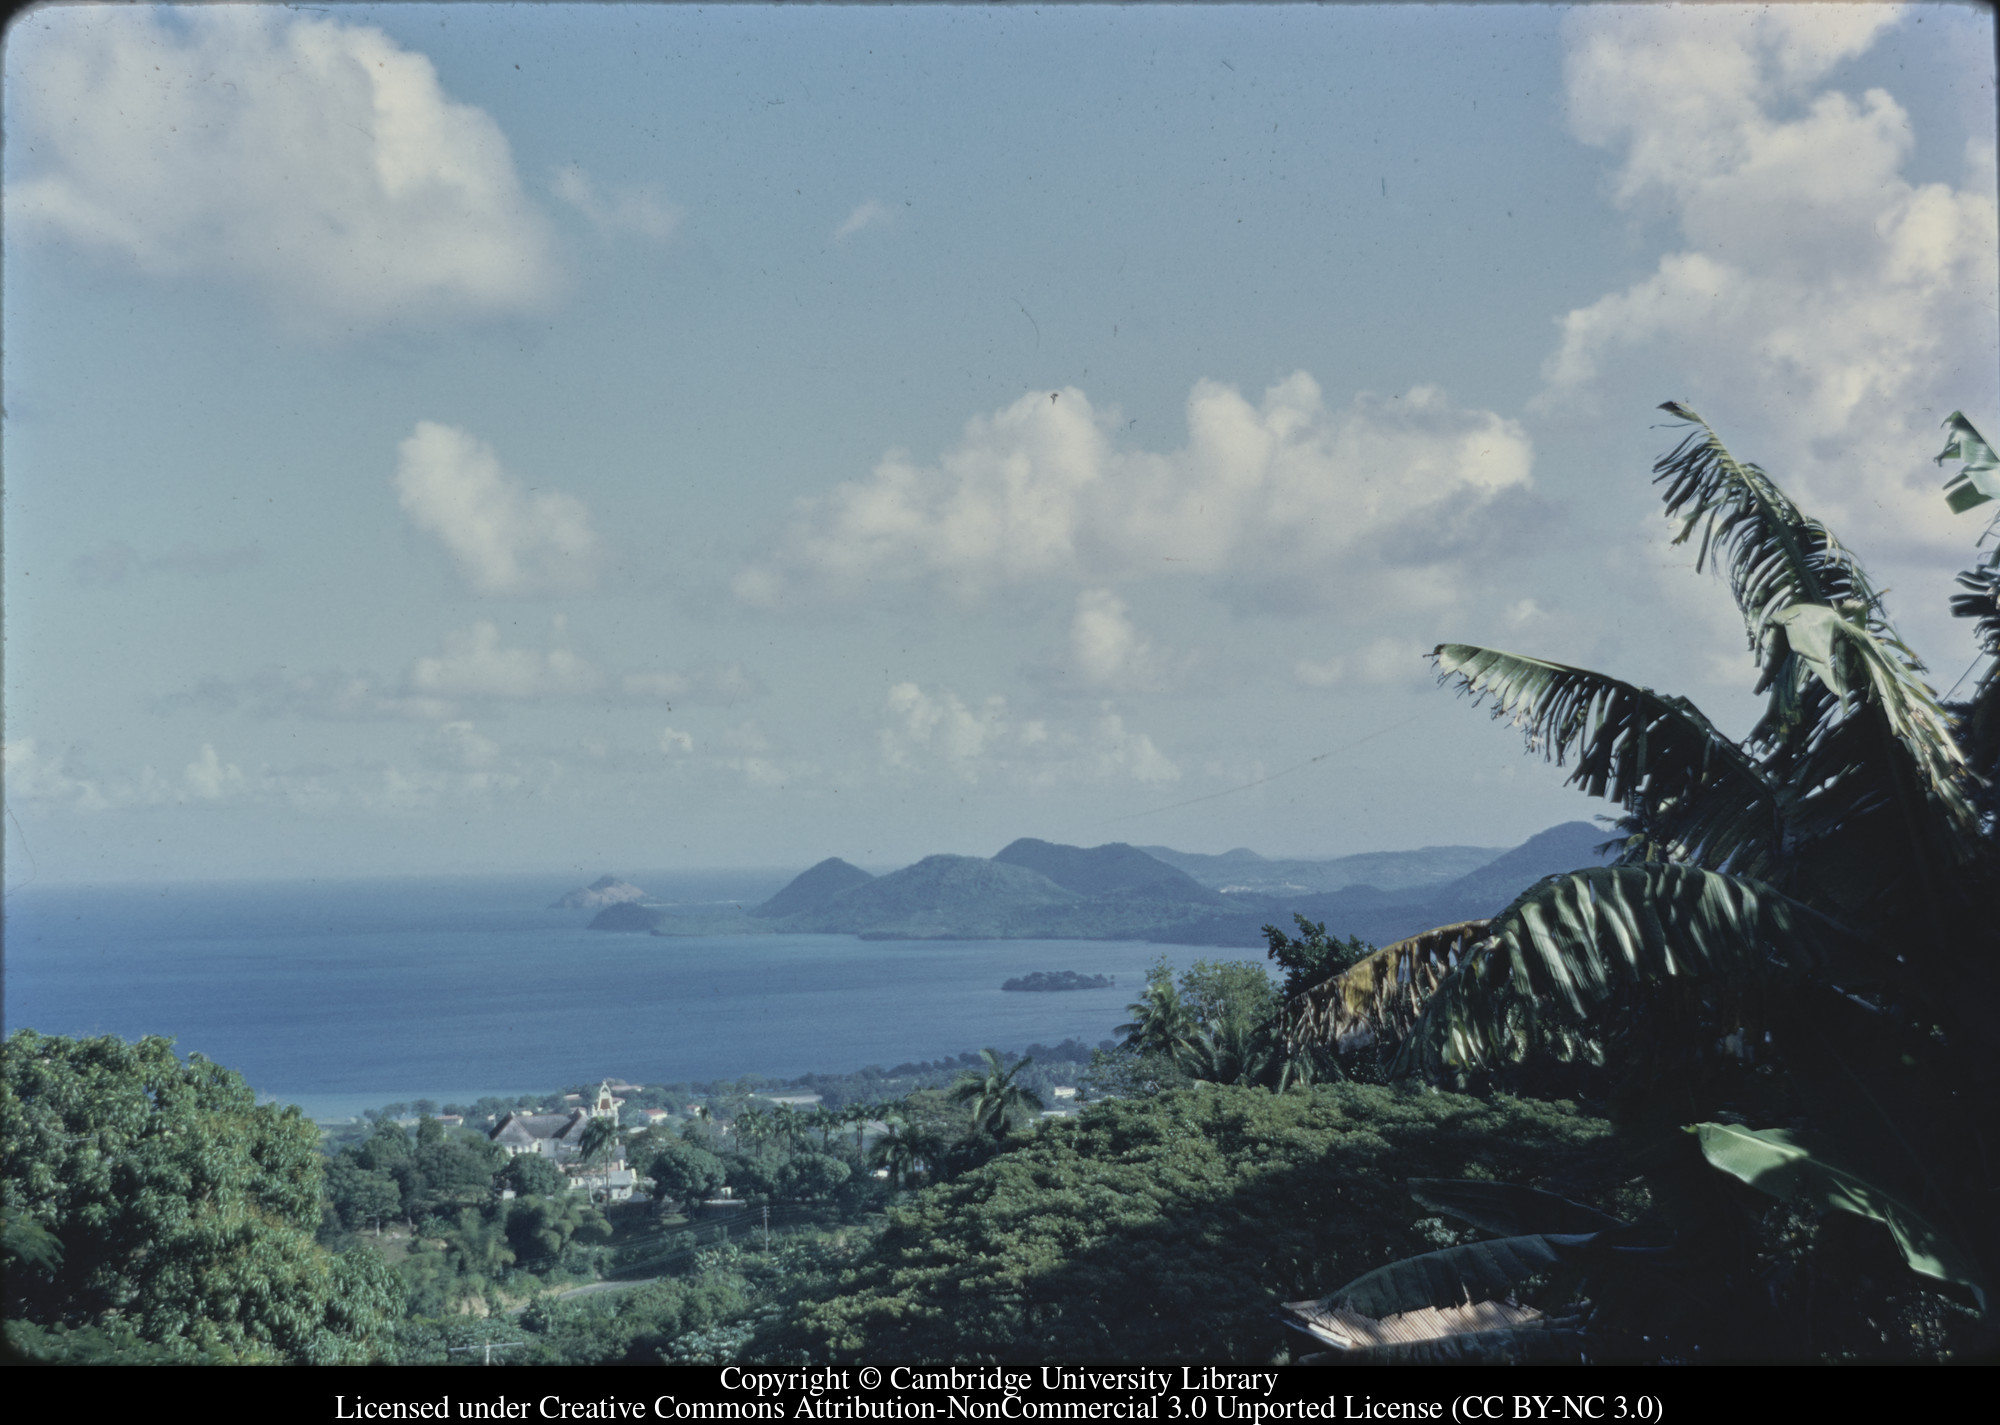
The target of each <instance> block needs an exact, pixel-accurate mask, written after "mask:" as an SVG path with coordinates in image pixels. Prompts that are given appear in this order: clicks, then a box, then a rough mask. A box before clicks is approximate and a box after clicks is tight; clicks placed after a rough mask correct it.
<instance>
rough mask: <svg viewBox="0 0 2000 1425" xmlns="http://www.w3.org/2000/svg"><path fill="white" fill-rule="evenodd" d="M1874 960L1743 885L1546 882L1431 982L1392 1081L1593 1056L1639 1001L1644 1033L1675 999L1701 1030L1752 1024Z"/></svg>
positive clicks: (1858, 980)
mask: <svg viewBox="0 0 2000 1425" xmlns="http://www.w3.org/2000/svg"><path fill="white" fill-rule="evenodd" d="M1871 948H1872V947H1871V946H1870V945H1869V944H1868V943H1867V942H1865V941H1863V940H1862V939H1861V938H1860V937H1858V936H1856V935H1854V934H1853V933H1852V932H1850V931H1848V930H1846V929H1845V928H1843V927H1841V926H1839V925H1837V924H1835V923H1834V922H1833V921H1831V920H1828V919H1827V918H1826V917H1824V916H1822V915H1820V914H1819V913H1818V912H1816V911H1814V910H1812V909H1811V908H1810V907H1808V906H1806V905H1803V904H1801V903H1800V902H1798V901H1794V900H1791V899H1790V898H1788V897H1786V896H1784V895H1781V894H1779V893H1778V892H1777V891H1775V890H1773V889H1772V888H1771V887H1769V886H1767V885H1764V884H1762V883H1761V882H1757V881H1753V880H1750V879H1748V878H1745V877H1740V876H1728V875H1721V874H1718V873H1716V872H1713V871H1703V870H1698V869H1696V868H1694V867H1690V866H1676V865H1657V864H1656V865H1647V866H1604V867H1597V868H1593V869H1591V870H1586V871H1576V872H1572V873H1570V874H1569V875H1566V876H1551V877H1548V878H1547V879H1546V880H1544V881H1542V882H1540V883H1539V884H1537V885H1536V886H1534V887H1532V888H1530V889H1529V890H1528V891H1527V892H1525V893H1524V894H1523V895H1522V896H1521V897H1520V898H1519V899H1517V900H1516V901H1515V902H1514V904H1512V905H1511V906H1509V907H1508V908H1507V909H1506V910H1504V911H1502V912H1501V914H1500V915H1498V916H1496V917H1495V918H1494V921H1493V924H1492V928H1491V931H1490V932H1489V934H1488V936H1487V938H1486V939H1485V941H1483V942H1482V943H1481V944H1480V945H1478V946H1476V947H1475V948H1474V949H1473V950H1472V952H1471V953H1470V954H1469V955H1467V956H1466V958H1465V961H1464V963H1463V964H1461V965H1460V966H1459V967H1458V968H1457V969H1456V970H1454V971H1453V972H1452V973H1451V974H1449V975H1447V976H1445V977H1444V979H1443V980H1442V981H1440V983H1439V984H1438V986H1437V989H1436V990H1435V991H1434V992H1433V993H1432V994H1431V996H1430V997H1429V999H1428V1000H1427V1001H1425V1003H1424V1005H1423V1008H1422V1011H1421V1013H1420V1014H1419V1016H1418V1019H1417V1023H1416V1024H1415V1026H1414V1027H1413V1028H1412V1030H1411V1032H1410V1034H1409V1036H1408V1038H1407V1039H1405V1041H1404V1043H1403V1048H1402V1051H1401V1053H1400V1054H1399V1055H1398V1059H1397V1069H1398V1070H1402V1069H1406V1068H1411V1067H1421V1068H1422V1069H1424V1070H1425V1071H1426V1072H1427V1073H1430V1074H1433V1075H1442V1074H1445V1073H1450V1072H1454V1071H1458V1072H1464V1071H1472V1070H1478V1069H1483V1068H1488V1067H1491V1066H1493V1065H1495V1064H1496V1063H1500V1062H1504V1061H1518V1060H1521V1059H1524V1058H1526V1057H1528V1056H1529V1055H1530V1054H1533V1053H1537V1052H1548V1053H1553V1054H1556V1055H1557V1056H1559V1057H1574V1056H1576V1055H1578V1054H1585V1053H1591V1052H1593V1051H1594V1046H1595V1045H1597V1044H1598V1043H1599V1042H1600V1040H1601V1036H1602V1035H1603V1033H1604V1032H1605V1026H1606V1024H1607V1023H1608V1022H1613V1021H1615V1020H1616V1018H1617V1011H1618V1010H1620V1009H1621V1008H1625V1007H1636V1006H1637V1004H1639V1003H1640V1002H1644V1003H1645V1005H1646V1006H1647V1008H1648V1010H1649V1013H1648V1015H1647V1016H1646V1018H1647V1019H1648V1020H1649V1021H1650V1022H1652V1023H1653V1025H1654V1027H1655V1028H1659V1027H1662V1026H1663V1025H1666V1023H1667V1021H1669V1020H1672V1019H1674V1018H1675V1017H1676V1016H1674V1015H1672V1014H1671V1013H1669V1012H1668V1009H1669V1004H1668V1002H1669V1001H1670V1000H1671V999H1672V997H1673V996H1674V995H1675V994H1676V993H1678V994H1679V995H1681V996H1683V997H1685V998H1686V999H1687V1000H1688V1001H1689V1003H1690V1005H1691V1006H1692V1005H1693V1004H1695V1003H1698V1004H1699V1005H1700V1007H1701V1010H1702V1012H1703V1013H1705V1014H1707V1015H1709V1016H1711V1017H1716V1018H1720V1019H1722V1020H1730V1019H1744V1018H1748V1019H1752V1020H1754V1019H1757V1018H1760V1017H1762V1016H1761V1015H1760V1014H1759V1013H1758V1008H1759V1001H1760V1000H1761V999H1762V997H1763V996H1764V995H1765V994H1767V993H1770V992H1773V991H1779V992H1782V989H1783V986H1784V983H1785V981H1786V980H1787V979H1788V978H1789V977H1790V976H1792V975H1793V974H1795V973H1797V972H1802V971H1818V972H1820V973H1825V972H1827V971H1829V970H1836V971H1838V972H1839V973H1840V974H1841V975H1842V976H1844V977H1845V982H1846V983H1848V984H1849V985H1858V984H1863V983H1866V982H1867V981H1868V979H1869V977H1870V976H1871V975H1873V974H1876V973H1879V966H1878V965H1876V964H1875V963H1874V962H1873V960H1872V959H1871V957H1870V954H1869V951H1870V950H1871ZM1690 1012H1692V1011H1690Z"/></svg>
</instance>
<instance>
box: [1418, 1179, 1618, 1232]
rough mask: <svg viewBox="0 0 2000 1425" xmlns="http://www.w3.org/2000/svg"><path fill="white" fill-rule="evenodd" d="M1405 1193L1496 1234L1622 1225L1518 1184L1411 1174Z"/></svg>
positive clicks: (1593, 1229)
mask: <svg viewBox="0 0 2000 1425" xmlns="http://www.w3.org/2000/svg"><path fill="white" fill-rule="evenodd" d="M1410 1196H1411V1197H1413V1198H1415V1199H1416V1200H1417V1201H1418V1202H1420V1203H1422V1204H1423V1205H1424V1206H1425V1207H1428V1208H1430V1209H1431V1210H1432V1211H1433V1212H1444V1213H1449V1214H1450V1215H1451V1216H1453V1217H1456V1218H1458V1219H1459V1220H1460V1221H1461V1222H1467V1223H1470V1224H1471V1225H1472V1226H1474V1227H1477V1228H1478V1229H1479V1230H1480V1231H1482V1232H1491V1233H1492V1234H1493V1235H1494V1236H1496V1237H1521V1236H1526V1235H1528V1234H1531V1233H1536V1232H1554V1233H1574V1232H1604V1231H1608V1230H1610V1229H1611V1228H1613V1227H1623V1226H1625V1224H1624V1223H1623V1222H1621V1221H1619V1220H1618V1219H1617V1218H1615V1217H1613V1216H1611V1215H1610V1214H1609V1213H1606V1212H1599V1211H1598V1210H1597V1209H1596V1208H1594V1207H1586V1206H1585V1205H1584V1204H1583V1203H1580V1202H1571V1201H1570V1200H1569V1199H1568V1198H1566V1197H1558V1196H1557V1195H1556V1194H1554V1193H1552V1192H1544V1191H1543V1190H1542V1189H1541V1188H1536V1187H1528V1186H1527V1185H1525V1184H1523V1183H1496V1182H1490V1181H1486V1180H1483V1179H1476V1178H1468V1179H1463V1180H1460V1179H1453V1178H1411V1179H1410Z"/></svg>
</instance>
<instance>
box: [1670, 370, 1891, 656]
mask: <svg viewBox="0 0 2000 1425" xmlns="http://www.w3.org/2000/svg"><path fill="white" fill-rule="evenodd" d="M1660 409H1661V410H1663V411H1668V412H1670V413H1672V414H1673V415H1676V416H1679V417H1680V418H1681V419H1682V420H1685V421H1688V422H1689V423H1691V424H1693V425H1694V426H1696V427H1697V429H1695V430H1693V431H1690V432H1689V433H1688V436H1687V438H1686V439H1684V440H1683V441H1682V442H1681V443H1680V444H1679V445H1678V446H1677V447H1675V448H1674V450H1672V451H1671V452H1670V453H1668V454H1667V455H1666V456H1664V457H1662V458H1661V460H1660V461H1659V463H1658V464H1656V465H1655V466H1654V467H1653V469H1654V471H1655V479H1656V481H1658V482H1664V483H1666V485H1667V493H1666V496H1665V499H1666V506H1667V516H1668V517H1669V518H1670V519H1671V518H1675V517H1678V518H1679V519H1680V520H1681V532H1680V534H1679V535H1677V536H1676V537H1675V540H1674V542H1675V543H1676V544H1680V543H1683V542H1685V541H1686V540H1688V539H1689V538H1691V537H1693V535H1694V533H1695V531H1696V530H1700V532H1701V543H1700V546H1699V549H1698V551H1697V553H1696V557H1695V564H1696V567H1697V568H1701V567H1704V566H1706V565H1707V564H1708V563H1709V562H1711V561H1714V562H1716V563H1717V564H1721V565H1723V566H1724V567H1725V568H1726V572H1727V574H1728V576H1729V585H1730V589H1731V590H1732V591H1733V592H1734V593H1735V595H1736V606H1737V607H1738V608H1739V609H1741V610H1742V611H1743V621H1744V625H1745V628H1746V631H1747V632H1748V633H1749V635H1750V643H1751V646H1752V648H1753V649H1754V650H1755V651H1756V652H1757V654H1758V661H1759V662H1760V663H1761V664H1763V665H1764V670H1765V675H1764V676H1765V683H1766V684H1767V685H1768V684H1769V683H1770V682H1771V681H1772V680H1773V679H1774V677H1776V676H1777V674H1778V671H1779V670H1778V666H1777V665H1778V664H1779V663H1781V662H1782V661H1783V659H1784V650H1783V648H1782V647H1774V646H1773V644H1774V640H1773V637H1772V632H1771V616H1772V615H1773V614H1775V613H1777V612H1779V611H1780V610H1781V609H1786V608H1789V607H1791V606H1792V605H1793V604H1797V603H1814V604H1827V605H1830V606H1839V605H1843V604H1856V605H1859V606H1860V607H1862V608H1866V609H1870V610H1873V609H1875V608H1876V606H1877V604H1878V602H1879V600H1878V597H1877V595H1876V592H1875V588H1874V585H1873V584H1872V583H1870V582H1869V579H1868V575H1867V573H1866V572H1865V571H1864V570H1863V569H1862V568H1861V565H1860V563H1859V562H1858V561H1856V559H1855V558H1854V556H1853V555H1852V554H1850V553H1849V552H1848V551H1847V550H1846V549H1845V548H1844V547H1843V546H1842V545H1841V543H1840V541H1839V540H1837V539H1835V538H1834V537H1833V534H1832V532H1831V531H1830V530H1828V529H1827V527H1826V526H1825V525H1823V524H1821V523H1820V522H1819V521H1818V520H1815V519H1812V518H1810V517H1809V516H1807V515H1806V514H1805V513H1803V512H1802V511H1801V510H1800V509H1799V507H1798V506H1797V505H1795V504H1793V503H1792V501H1791V499H1790V497H1789V496H1787V495H1786V494H1785V492H1784V491H1782V490H1780V489H1779V488H1778V486H1777V483H1776V482H1775V481H1773V480H1772V479H1771V477H1770V476H1769V475H1767V474H1765V473H1764V471H1763V470H1762V469H1760V468H1759V467H1757V466H1756V465H1753V464H1750V463H1749V462H1748V461H1740V460H1738V459H1737V458H1736V457H1735V456H1734V455H1732V454H1730V452H1729V448H1728V447H1727V446H1725V445H1724V444H1723V443H1722V440H1721V437H1719V436H1717V435H1716V433H1715V431H1714V430H1713V429H1711V428H1710V426H1709V424H1708V422H1706V421H1704V420H1703V419H1702V418H1701V417H1700V416H1699V415H1697V414H1695V412H1694V411H1692V410H1690V409H1689V408H1688V407H1686V406H1684V405H1682V404H1681V403H1680V402H1678V401H1667V402H1664V403H1662V404H1661V406H1660ZM1778 642H1780V643H1781V642H1782V641H1781V640H1779V641H1778ZM1759 691H1762V689H1759Z"/></svg>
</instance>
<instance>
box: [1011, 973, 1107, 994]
mask: <svg viewBox="0 0 2000 1425" xmlns="http://www.w3.org/2000/svg"><path fill="white" fill-rule="evenodd" d="M1117 983H1118V977H1117V976H1116V975H1079V974H1078V973H1077V972H1076V971H1074V970H1058V971H1056V972H1055V973H1054V974H1051V973H1049V972H1048V971H1047V970H1037V971H1035V972H1034V974H1032V975H1021V976H1019V977H1017V978H1015V979H1011V980H1009V981H1007V983H1006V984H1004V985H1002V986H1000V988H1001V989H1003V990H1108V989H1112V988H1114V987H1115V986H1116V985H1117Z"/></svg>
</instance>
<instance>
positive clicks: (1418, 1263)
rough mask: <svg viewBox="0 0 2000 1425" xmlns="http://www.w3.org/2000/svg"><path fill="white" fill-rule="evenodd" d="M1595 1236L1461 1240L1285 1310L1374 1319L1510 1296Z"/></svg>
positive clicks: (1575, 1234) (1572, 1234) (1569, 1257)
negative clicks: (1341, 1314) (1327, 1312)
mask: <svg viewBox="0 0 2000 1425" xmlns="http://www.w3.org/2000/svg"><path fill="white" fill-rule="evenodd" d="M1597 1235H1598V1234H1597V1233H1595V1232H1569V1233H1546V1232H1545V1233H1535V1234H1531V1235H1529V1236H1523V1237H1497V1238H1494V1239H1492V1240H1491V1241H1485V1242H1465V1243H1461V1244H1460V1245H1459V1246H1456V1247H1446V1248H1444V1249H1443V1250H1441V1251H1437V1252H1426V1253H1424V1254H1423V1255H1422V1256H1421V1257H1405V1258H1403V1259H1402V1260H1401V1261H1399V1262H1391V1263H1389V1264H1388V1265H1387V1266H1383V1267H1377V1268H1376V1269H1375V1270H1374V1271H1372V1272H1364V1273H1363V1274H1362V1275H1360V1276H1358V1277H1356V1278H1355V1279H1354V1280H1353V1281H1351V1282H1349V1283H1348V1284H1347V1285H1346V1286H1343V1287H1341V1288H1339V1289H1338V1290H1336V1291H1334V1292H1332V1293H1330V1294H1329V1295H1327V1296H1325V1297H1322V1298H1321V1299H1320V1300H1319V1301H1317V1302H1292V1303H1290V1304H1289V1305H1288V1306H1287V1308H1286V1309H1287V1310H1289V1311H1292V1312H1293V1313H1294V1314H1295V1315H1300V1316H1304V1315H1306V1314H1307V1313H1308V1312H1310V1311H1312V1310H1319V1311H1347V1312H1353V1313H1356V1314H1358V1315H1361V1316H1370V1317H1374V1318H1376V1319H1378V1320H1379V1319H1381V1318H1383V1317H1389V1316H1398V1315H1401V1314H1403V1313H1405V1312H1411V1311H1421V1310H1423V1309H1424V1308H1426V1307H1431V1308H1436V1309H1439V1310H1442V1309H1445V1308H1448V1307H1456V1306H1466V1305H1475V1306H1476V1305H1478V1304H1479V1303H1480V1302H1485V1301H1497V1300H1499V1299H1500V1298H1501V1297H1504V1296H1508V1295H1510V1294H1511V1293H1512V1292H1513V1291H1514V1290H1515V1289H1516V1288H1517V1287H1519V1286H1520V1285H1521V1283H1523V1282H1525V1281H1529V1280H1531V1279H1532V1278H1534V1277H1538V1276H1541V1275H1542V1274H1543V1273H1545V1272H1549V1271H1552V1270H1554V1269H1555V1268H1556V1267H1558V1266H1560V1265H1561V1264H1562V1263H1564V1262H1566V1261H1569V1260H1572V1259H1574V1258H1575V1257H1576V1256H1577V1255H1578V1254H1579V1253H1581V1252H1582V1251H1583V1250H1584V1249H1585V1248H1587V1247H1589V1246H1590V1245H1591V1243H1593V1242H1595V1241H1596V1240H1597Z"/></svg>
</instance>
